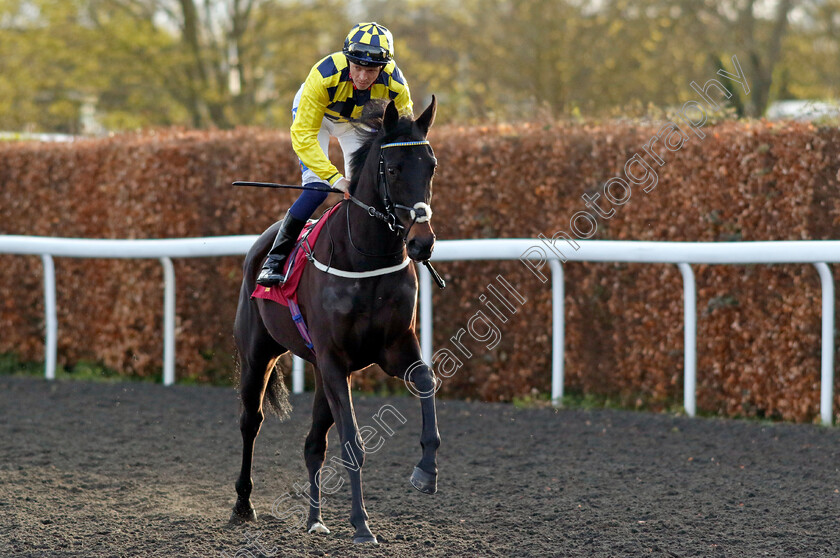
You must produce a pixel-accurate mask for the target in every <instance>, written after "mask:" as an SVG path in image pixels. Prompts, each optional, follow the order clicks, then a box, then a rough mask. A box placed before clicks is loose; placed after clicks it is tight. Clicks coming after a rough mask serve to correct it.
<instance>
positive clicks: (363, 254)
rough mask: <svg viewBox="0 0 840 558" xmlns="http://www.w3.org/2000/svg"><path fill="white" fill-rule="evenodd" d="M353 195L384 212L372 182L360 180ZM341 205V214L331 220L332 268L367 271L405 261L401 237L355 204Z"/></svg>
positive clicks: (373, 181) (376, 188) (375, 184)
mask: <svg viewBox="0 0 840 558" xmlns="http://www.w3.org/2000/svg"><path fill="white" fill-rule="evenodd" d="M354 196H355V197H356V198H357V199H358V200H359V201H361V202H363V203H365V204H367V205H369V206H372V207H374V208H376V209H377V210H378V211H380V212H382V213H384V212H385V207H384V204H383V202H382V200H381V198H380V196H379V189H378V185H377V183H376V181H375V179H374V180H365V179H362V180H360V181H359V184H358V186H357V188H356V192H355V193H354ZM344 205H345V207H344V209H343V211H340V212H338V214H336V216H335V219H333V220H332V221H333V223H332V227H331V230H332V235H331V236H332V242H333V243H334V246H333V248H334V250H333V253H332V259H333V265H335V266H336V267H339V268H341V269H346V270H360V271H368V270H371V269H377V268H380V267H386V266H390V265H394V264H395V263H399V262H400V261H402V260H403V259H404V258H405V244H404V243H403V240H402V236H401V235H399V234H397V233H396V232H394V231H392V230H391V229H390V228H389V227H388V225H387V224H386V223H385V222H384V221H381V220H379V219H377V218H375V217H371V216H370V215H369V214H368V212H367V211H365V210H364V209H363V208H361V207H359V206H358V205H356V204H355V203H353V202H351V201H346V202H344ZM348 221H349V227H348ZM348 232H349V235H348Z"/></svg>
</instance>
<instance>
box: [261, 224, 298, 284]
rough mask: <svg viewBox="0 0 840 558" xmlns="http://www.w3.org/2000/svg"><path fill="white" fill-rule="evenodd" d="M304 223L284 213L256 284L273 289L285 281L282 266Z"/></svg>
mask: <svg viewBox="0 0 840 558" xmlns="http://www.w3.org/2000/svg"><path fill="white" fill-rule="evenodd" d="M305 224H306V221H301V220H300V219H296V218H295V217H294V216H293V215H292V213H291V212H287V213H286V217H285V218H284V219H283V223H282V224H281V225H280V230H278V231H277V236H276V237H274V244H273V245H272V246H271V250H269V251H268V258H267V259H266V260H265V263H264V264H263V267H262V269H261V270H260V274H259V276H258V277H257V284H259V285H262V286H263V287H273V286H275V285H279V284H280V283H283V282H284V281H285V280H286V277H284V275H283V264H284V262H285V261H286V258H288V257H289V254H290V253H291V251H292V248H294V246H295V242H297V238H298V235H299V234H300V231H302V230H303V226H304V225H305Z"/></svg>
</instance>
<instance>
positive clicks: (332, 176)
mask: <svg viewBox="0 0 840 558" xmlns="http://www.w3.org/2000/svg"><path fill="white" fill-rule="evenodd" d="M371 99H384V100H390V99H393V100H394V102H395V104H396V107H397V110H399V111H400V113H401V114H404V115H407V116H412V115H413V106H412V103H411V95H410V93H409V90H408V84H407V83H406V81H405V78H403V76H402V73H400V70H399V68H397V65H396V63H395V62H394V38H393V37H392V35H391V32H390V31H388V29H386V28H385V27H383V26H382V25H379V24H378V23H375V22H371V23H359V24H358V25H356V26H355V27H353V29H351V30H350V33H349V34H348V35H347V38H346V39H344V49H343V50H342V51H341V52H336V53H333V54H330V55H329V56H327V57H325V58H323V59H321V60H320V61H318V62H317V63H316V64H315V65H314V66H313V67H312V70H310V72H309V76H308V77H307V78H306V81H305V82H304V83H303V85H301V87H300V89H299V90H298V92H297V95H295V100H294V103H293V104H292V128H291V135H292V148H293V149H294V150H295V153H296V154H297V156H298V158H299V159H300V168H301V172H302V174H303V180H302V184H303V185H304V186H305V187H308V188H324V189H326V188H329V187H330V186H332V187H333V188H336V189H338V190H341V191H344V192H346V191H347V189H348V187H349V186H350V180H349V176H350V158H351V157H350V156H351V155H352V153H353V152H354V151H355V150H356V149H358V148H359V147H360V146H361V139H360V138H359V136H358V135H357V133H356V128H354V127H353V124H352V121H353V120H355V119H358V118H359V117H360V116H361V114H362V109H363V107H364V106H365V104H366V103H367V102H368V101H370V100H371ZM330 136H332V137H335V138H337V139H338V142H339V144H340V145H341V151H342V152H343V153H344V175H343V176H342V174H341V173H340V172H339V171H338V169H337V168H336V167H335V166H334V165H333V164H332V163H331V162H330V160H329V158H328V156H327V154H328V152H329V142H330ZM326 198H327V190H323V191H317V190H304V192H303V193H302V194H301V195H300V197H298V199H297V201H295V203H294V204H292V207H291V208H290V209H289V211H288V212H287V213H286V216H285V218H284V219H283V222H282V224H281V226H280V230H279V231H277V236H276V237H275V239H274V244H273V245H272V247H271V250H270V251H269V252H268V258H267V259H266V261H265V264H264V265H263V268H262V270H260V274H259V276H258V277H257V283H258V284H260V285H263V286H266V287H270V286H274V285H277V284H279V283H282V282H283V281H285V277H284V276H283V263H284V261H285V260H286V258H287V257H288V256H289V253H290V252H291V251H292V248H293V247H294V245H295V242H296V241H297V237H298V235H299V234H300V232H301V230H302V229H303V226H304V224H306V221H307V219H309V217H310V216H311V215H312V213H314V212H315V210H316V209H317V208H318V206H319V205H321V203H323V201H324V200H325V199H326Z"/></svg>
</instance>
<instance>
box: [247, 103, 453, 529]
mask: <svg viewBox="0 0 840 558" xmlns="http://www.w3.org/2000/svg"><path fill="white" fill-rule="evenodd" d="M436 106H437V103H436V100H435V98H434V97H432V101H431V103H430V104H429V106H428V107H427V108H426V109H425V110H424V111H423V113H422V114H421V115H420V117H419V118H417V119H416V120H414V119H412V118H411V117H406V116H400V115H399V113H398V111H397V109H396V107H395V105H394V102H393V101H391V102H390V103H388V105H387V107H386V108H385V109H384V112H383V111H382V110H381V108H380V111H379V112H380V115H379V117H378V118H377V119H376V121H375V122H376V124H378V126H377V127H375V128H374V129H372V130H370V129H369V130H368V131H366V132H363V131H360V132H359V133H364V134H366V137H365V141H364V142H363V143H362V145H361V147H360V148H359V149H358V150H357V151H356V152H355V153H354V154H353V156H352V157H351V176H352V179H351V184H350V188H349V195H347V196H345V199H343V200H342V201H341V202H339V207H338V208H337V209H336V210H335V211H334V212H333V214H332V216H331V218H330V219H329V220H328V221H327V223H326V224H325V225H324V229H323V230H322V232H321V234H320V235H319V237H318V238H317V240H316V242H315V244H314V246H312V247H311V248H312V253H311V256H312V257H314V261H312V262H310V264H307V265H306V267H305V269H304V271H303V275H302V277H301V281H300V284H299V287H298V291H297V292H298V305H299V307H300V312H301V314H302V316H303V318H304V321H305V323H306V324H307V325H308V328H309V335H310V337H311V344H312V349H309V348H308V347H307V345H306V344H305V341H304V339H303V337H302V336H301V334H300V333H299V330H298V328H297V326H296V325H295V322H294V321H293V318H292V314H291V312H290V311H289V309H288V308H287V307H285V306H282V305H280V304H277V303H276V302H271V301H266V300H263V299H260V298H252V297H251V294H252V293H253V292H254V289H255V286H256V277H257V274H258V272H259V269H260V266H261V265H262V262H263V260H264V258H265V256H266V254H267V253H268V250H269V248H270V247H271V243H272V240H273V239H274V236H275V233H276V232H277V227H278V226H279V225H278V224H275V225H272V226H271V227H269V229H268V230H266V231H265V232H264V233H263V234H262V235H261V236H260V237H259V238H258V239H257V241H256V242H255V243H254V245H253V246H252V248H251V249H250V250H249V252H248V254H247V256H246V258H245V263H244V266H243V275H244V277H243V281H242V287H241V290H240V296H239V304H238V308H237V312H236V320H235V323H234V339H235V342H236V348H237V351H238V353H239V369H240V384H239V394H240V399H241V404H242V405H241V408H242V412H241V416H240V430H241V433H242V442H243V444H242V445H243V449H242V468H241V471H240V473H239V478H238V479H237V481H236V485H235V486H236V493H237V499H236V504H235V505H234V508H233V513H232V514H231V521H232V522H235V523H240V522H247V521H255V520H256V517H257V516H256V512H255V510H254V507H253V506H252V505H251V501H250V496H251V491H252V489H253V482H252V480H251V463H252V459H253V452H254V443H255V440H256V438H257V435H258V433H259V430H260V426H261V425H262V422H263V419H264V413H263V410H264V404H267V405H266V406H267V407H268V408H269V410H273V411H275V412H277V413H278V414H280V415H283V414H284V413H286V412H287V411H288V391H287V390H286V388H285V385H284V384H283V380H282V377H281V376H280V375H278V373H277V372H276V370H275V363H276V361H277V359H278V358H279V357H280V356H281V355H283V354H285V353H286V352H288V351H292V353H294V354H296V355H298V356H300V357H302V358H303V359H305V360H307V361H309V362H311V363H312V364H313V365H314V368H315V394H314V399H313V404H312V425H311V428H310V430H309V434H308V435H307V437H306V442H305V444H304V459H305V461H306V467H307V470H308V472H309V483H310V484H309V486H310V498H309V500H310V507H309V516H308V519H307V530H308V531H309V532H310V533H313V532H320V533H329V529H327V527H326V526H325V525H324V522H323V519H322V517H321V507H320V502H321V486H320V485H319V480H320V471H321V469H322V466H323V464H324V460H325V458H326V451H327V433H328V432H329V430H330V428H331V427H332V425H333V423H335V425H336V428H337V429H338V433H339V437H340V439H341V446H342V450H341V455H342V459H343V462H344V463H345V464H346V469H347V472H348V475H349V478H350V487H351V493H352V504H351V513H350V523H351V524H352V525H353V528H354V529H355V533H354V536H353V541H354V542H355V543H373V544H378V543H377V540H376V537H375V536H374V535H373V533H372V532H371V530H370V527H369V526H368V514H367V511H366V510H365V505H364V501H363V496H362V474H361V469H362V466H363V465H364V461H365V447H364V443H363V441H362V438H361V437H360V435H359V428H358V425H357V423H356V417H355V413H354V410H353V402H352V398H351V393H350V375H351V373H352V372H353V371H355V370H360V369H362V368H365V367H367V366H369V365H371V364H374V363H375V364H378V365H379V366H380V367H381V368H382V370H384V371H385V373H386V374H388V375H390V376H393V377H396V378H400V379H403V380H404V381H405V382H406V385H407V386H408V387H409V388H410V391H412V392H413V393H415V394H418V395H420V397H421V403H420V405H421V411H422V431H421V436H420V445H421V447H422V458H421V459H420V461H419V462H418V463H417V466H416V467H415V468H414V471H413V473H412V474H411V476H410V479H409V480H410V482H411V485H412V486H414V487H415V488H416V489H418V490H419V491H420V492H423V493H426V494H434V493H435V492H436V491H437V473H438V469H437V450H438V447H439V446H440V434H439V432H438V427H437V416H436V411H435V399H434V393H435V391H436V385H437V384H436V380H435V376H434V373H433V371H432V369H431V368H430V367H429V366H427V365H426V364H424V363H423V362H422V358H421V353H420V344H419V342H418V340H417V333H416V313H417V276H416V273H415V270H414V266H413V265H408V264H409V263H410V261H412V260H413V261H415V262H428V259H429V258H430V257H431V254H432V250H433V248H434V242H435V235H434V231H433V230H432V227H431V223H430V222H429V219H430V218H431V207H430V206H429V204H430V203H431V197H432V178H433V175H434V172H435V167H436V166H437V160H436V159H435V157H434V152H433V151H432V148H431V145H430V144H429V142H428V141H427V140H426V135H427V134H428V131H429V128H430V127H431V126H432V124H433V122H434V118H435V111H436ZM318 262H328V263H327V266H326V267H328V269H330V270H341V272H342V274H343V275H351V277H346V276H340V275H334V274H331V273H327V272H325V271H322V270H321V269H318V268H317V267H316V266H315V265H311V264H312V263H315V264H317V263H318ZM360 275H361V276H360ZM354 276H355V277H354ZM409 382H410V383H412V384H413V389H411V386H410V385H409ZM281 418H282V416H281Z"/></svg>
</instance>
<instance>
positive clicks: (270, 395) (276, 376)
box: [263, 362, 292, 420]
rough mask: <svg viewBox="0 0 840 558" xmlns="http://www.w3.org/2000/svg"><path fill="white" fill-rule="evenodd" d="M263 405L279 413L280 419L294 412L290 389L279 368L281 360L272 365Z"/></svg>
mask: <svg viewBox="0 0 840 558" xmlns="http://www.w3.org/2000/svg"><path fill="white" fill-rule="evenodd" d="M263 406H264V407H268V410H269V411H271V412H272V413H274V414H275V415H277V418H279V419H280V420H285V419H287V418H288V417H289V414H291V412H292V404H291V403H289V389H288V388H287V387H286V383H285V382H284V381H283V375H282V374H281V373H280V370H279V362H276V363H275V364H274V366H272V367H271V375H270V376H269V377H268V385H267V386H266V387H265V398H264V399H263Z"/></svg>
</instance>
